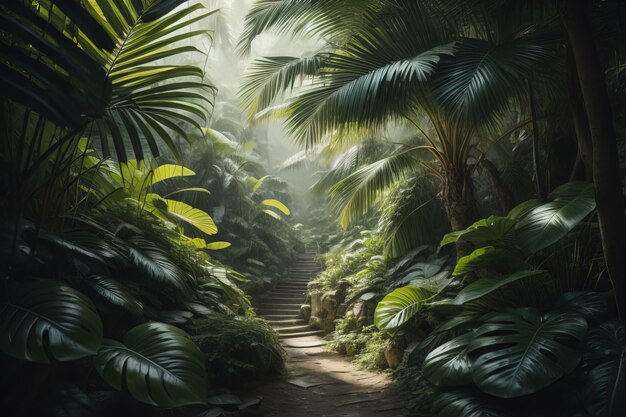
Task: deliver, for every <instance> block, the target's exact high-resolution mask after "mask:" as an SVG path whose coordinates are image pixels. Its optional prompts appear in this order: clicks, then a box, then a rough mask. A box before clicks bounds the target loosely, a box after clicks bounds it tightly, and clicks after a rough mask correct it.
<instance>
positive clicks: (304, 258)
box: [257, 250, 324, 339]
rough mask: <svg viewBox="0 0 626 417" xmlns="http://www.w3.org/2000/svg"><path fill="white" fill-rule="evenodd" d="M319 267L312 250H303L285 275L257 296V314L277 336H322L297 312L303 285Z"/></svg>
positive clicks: (305, 285)
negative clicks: (259, 296)
mask: <svg viewBox="0 0 626 417" xmlns="http://www.w3.org/2000/svg"><path fill="white" fill-rule="evenodd" d="M321 270H322V267H321V265H320V263H319V262H318V261H317V260H316V259H315V253H314V252H313V251H312V250H307V251H306V252H305V253H303V254H301V255H299V256H298V259H297V260H296V262H294V264H293V265H292V266H291V267H290V268H289V270H288V278H287V279H285V280H284V281H283V282H281V283H280V284H278V285H277V286H276V287H274V289H273V290H271V291H269V292H268V293H266V294H264V295H263V296H262V297H261V298H260V300H259V301H260V302H259V308H258V311H257V315H258V316H259V317H261V318H263V319H265V320H267V321H268V322H269V323H270V325H271V326H272V327H273V328H274V330H276V332H277V333H278V337H279V338H280V339H291V338H300V337H309V336H323V335H324V331H323V330H313V329H311V328H310V327H309V325H308V324H307V323H305V322H304V320H303V319H302V316H301V315H300V306H301V305H302V304H304V301H305V297H306V290H307V284H308V283H309V281H310V280H311V279H312V278H313V277H315V275H317V273H318V272H320V271H321Z"/></svg>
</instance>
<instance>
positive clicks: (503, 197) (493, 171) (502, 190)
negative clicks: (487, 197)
mask: <svg viewBox="0 0 626 417" xmlns="http://www.w3.org/2000/svg"><path fill="white" fill-rule="evenodd" d="M480 163H481V165H482V167H483V168H485V170H486V171H487V172H488V173H489V176H490V177H491V181H492V182H493V192H494V194H495V196H496V199H497V200H498V205H499V206H500V211H501V213H500V214H501V215H503V216H506V215H507V213H508V212H509V211H511V209H512V208H513V206H514V205H515V198H514V197H513V193H512V192H511V190H510V189H509V187H507V185H506V184H505V183H504V181H502V178H501V177H500V172H499V171H498V168H497V167H496V166H495V164H494V163H493V162H491V161H490V160H489V159H487V158H484V159H483V160H481V162H480Z"/></svg>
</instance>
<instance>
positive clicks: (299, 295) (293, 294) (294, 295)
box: [272, 291, 306, 301]
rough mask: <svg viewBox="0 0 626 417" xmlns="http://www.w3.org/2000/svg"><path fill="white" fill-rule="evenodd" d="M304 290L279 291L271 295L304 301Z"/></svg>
mask: <svg viewBox="0 0 626 417" xmlns="http://www.w3.org/2000/svg"><path fill="white" fill-rule="evenodd" d="M305 293H306V291H280V292H276V293H274V294H273V295H272V296H274V297H277V298H289V299H291V300H295V301H304V298H305V297H304V294H305Z"/></svg>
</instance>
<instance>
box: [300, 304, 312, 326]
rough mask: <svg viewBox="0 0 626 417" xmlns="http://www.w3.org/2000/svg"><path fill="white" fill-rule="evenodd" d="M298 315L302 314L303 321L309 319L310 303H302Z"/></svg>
mask: <svg viewBox="0 0 626 417" xmlns="http://www.w3.org/2000/svg"><path fill="white" fill-rule="evenodd" d="M300 315H301V316H302V318H303V319H304V321H306V322H308V321H309V320H310V319H311V305H310V304H302V305H301V306H300Z"/></svg>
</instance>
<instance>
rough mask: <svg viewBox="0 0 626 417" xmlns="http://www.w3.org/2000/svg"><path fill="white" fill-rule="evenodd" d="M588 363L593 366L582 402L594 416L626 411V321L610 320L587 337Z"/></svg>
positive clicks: (586, 353) (608, 416)
mask: <svg viewBox="0 0 626 417" xmlns="http://www.w3.org/2000/svg"><path fill="white" fill-rule="evenodd" d="M583 364H584V365H585V367H589V366H592V367H591V370H590V371H589V374H588V376H587V382H586V384H585V387H584V389H583V402H584V404H585V408H586V409H587V411H588V412H589V414H591V416H592V417H613V416H624V415H626V400H625V399H626V324H624V323H619V322H608V323H604V324H602V325H601V326H600V327H599V328H598V329H594V330H592V331H591V332H590V333H589V337H587V339H586V340H585V356H584V360H583Z"/></svg>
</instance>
